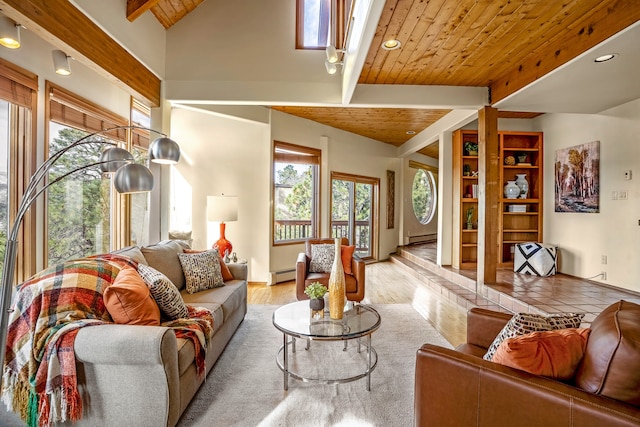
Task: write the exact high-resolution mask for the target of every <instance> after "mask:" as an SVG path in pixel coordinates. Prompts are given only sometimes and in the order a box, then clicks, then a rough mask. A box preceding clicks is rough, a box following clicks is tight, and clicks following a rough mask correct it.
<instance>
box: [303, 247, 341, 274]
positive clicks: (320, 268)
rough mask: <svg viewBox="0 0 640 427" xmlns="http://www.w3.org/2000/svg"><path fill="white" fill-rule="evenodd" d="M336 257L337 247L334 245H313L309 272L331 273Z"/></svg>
mask: <svg viewBox="0 0 640 427" xmlns="http://www.w3.org/2000/svg"><path fill="white" fill-rule="evenodd" d="M335 256H336V247H335V245H333V244H319V245H311V262H310V263H309V272H311V273H329V272H331V266H333V258H335Z"/></svg>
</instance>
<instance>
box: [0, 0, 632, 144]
mask: <svg viewBox="0 0 640 427" xmlns="http://www.w3.org/2000/svg"><path fill="white" fill-rule="evenodd" d="M212 2H213V3H212ZM370 3H372V4H373V3H375V4H376V5H379V8H378V9H377V10H378V12H380V13H377V14H375V19H373V20H372V19H370V18H369V19H367V22H366V23H365V25H369V24H371V25H372V28H374V29H375V32H373V31H372V34H370V38H368V39H364V38H363V39H361V41H362V42H363V44H362V45H361V46H364V50H363V48H362V47H359V48H358V49H357V50H356V51H351V50H348V51H347V54H346V56H347V58H346V63H347V64H349V60H350V59H353V58H356V59H357V61H353V62H351V65H353V67H352V69H349V68H348V67H345V70H346V71H343V75H342V79H343V80H342V94H343V96H342V104H343V105H336V104H339V103H335V101H333V104H329V105H330V106H327V104H325V105H322V104H318V105H308V104H309V103H308V102H307V103H305V102H300V101H298V102H296V101H294V102H289V103H287V102H284V103H280V104H279V103H277V102H271V103H265V104H263V105H269V106H272V107H276V108H278V109H279V110H281V111H285V112H287V113H289V114H294V115H298V116H301V117H305V118H308V119H310V120H315V121H318V122H322V123H325V124H328V125H330V126H334V127H337V128H341V129H345V130H348V131H350V132H353V133H356V134H360V135H364V136H367V137H370V138H373V139H376V140H379V141H382V142H385V143H389V144H393V145H396V146H398V145H401V144H403V143H404V142H406V141H407V140H409V139H411V137H412V135H411V134H407V131H411V132H416V133H420V132H421V131H422V130H423V129H425V128H427V127H428V126H430V125H432V124H433V123H434V122H436V121H437V120H438V119H439V118H441V117H442V116H443V115H444V114H446V112H447V108H451V107H446V106H445V104H446V102H442V99H441V98H440V102H439V103H435V104H426V103H424V104H422V105H421V104H420V103H419V102H414V103H413V104H408V103H404V102H398V103H397V105H393V104H394V103H393V102H389V103H386V104H385V103H378V102H374V101H376V100H380V97H379V92H378V98H371V99H373V100H374V101H370V102H361V101H360V100H361V99H362V96H361V95H362V92H360V93H359V94H358V90H360V89H361V88H365V90H366V91H375V90H377V89H379V88H381V87H382V88H385V87H393V88H398V89H399V90H401V91H402V89H403V88H406V90H405V91H404V92H403V93H404V94H406V93H408V92H412V91H414V92H415V91H416V88H421V87H429V88H431V87H433V88H445V89H446V88H452V87H453V88H460V89H461V90H463V89H464V88H470V87H472V88H481V89H482V88H484V92H482V93H486V94H487V96H486V99H487V100H488V102H489V104H491V105H494V106H497V107H498V108H500V109H501V111H500V116H501V117H506V116H511V117H523V114H525V115H524V117H530V116H531V114H533V115H535V113H544V112H546V111H552V110H551V109H548V107H553V106H554V105H552V104H553V103H549V102H546V103H545V101H546V98H550V97H551V95H554V94H555V93H556V92H557V90H555V89H556V87H557V86H558V84H557V82H556V86H553V85H548V87H547V92H546V93H543V96H542V97H540V98H539V99H538V102H537V103H531V102H528V101H529V99H525V100H524V101H522V99H521V100H520V101H521V102H511V100H512V99H514V98H518V97H519V96H520V97H521V95H520V94H521V93H523V91H521V89H523V88H529V87H531V84H532V83H534V82H535V83H536V85H537V84H538V83H539V82H540V81H541V80H542V77H545V79H544V80H545V81H546V80H549V81H552V79H547V77H548V76H550V75H552V74H554V75H555V74H557V73H556V71H558V70H560V69H563V70H564V69H566V66H567V64H569V63H575V62H576V60H577V59H578V58H580V56H581V55H582V54H584V53H585V52H587V51H588V50H589V49H592V48H594V47H595V46H598V45H599V44H600V43H602V42H603V41H605V40H607V39H609V38H610V37H611V36H613V35H616V34H618V33H620V32H621V31H622V30H623V29H625V28H627V27H630V26H632V25H633V24H634V23H636V22H637V21H639V20H640V2H639V1H637V0H564V1H551V0H386V2H384V0H371V2H370ZM224 4H225V0H208V2H206V3H203V0H127V2H126V15H127V19H129V20H130V21H133V20H135V19H137V18H138V17H140V16H141V15H142V14H144V13H146V12H149V13H152V14H153V15H154V17H155V18H156V19H157V20H158V21H159V22H160V23H161V24H162V25H163V27H164V28H167V29H170V30H171V31H174V29H175V28H177V27H180V25H175V24H176V23H178V22H179V21H181V20H182V19H184V18H185V17H186V16H187V15H190V18H191V17H192V16H194V15H195V16H197V14H198V13H199V11H200V10H203V9H204V8H205V5H207V6H216V7H215V8H214V7H207V9H208V11H211V10H216V11H217V10H227V9H225V8H219V7H218V6H222V5H224ZM242 4H243V6H242V7H245V8H255V6H252V5H251V2H247V1H245V2H243V3H242ZM357 4H362V3H360V2H358V3H357ZM289 5H290V6H289ZM199 6H200V7H199ZM0 7H1V8H2V10H3V12H4V13H5V14H7V15H8V16H10V17H12V18H14V19H17V18H21V19H22V20H23V21H22V22H26V23H27V24H28V28H29V29H30V30H32V31H37V29H38V28H42V29H43V32H42V33H41V35H42V37H44V38H46V39H52V40H59V41H61V42H62V43H63V45H64V47H65V49H66V50H71V51H72V52H74V54H75V55H76V56H77V57H78V58H79V59H86V60H88V62H89V63H92V64H96V65H97V66H98V67H99V68H102V69H104V70H105V71H106V72H107V73H108V74H110V75H111V76H113V77H114V78H115V80H116V81H119V82H122V83H123V84H124V85H126V86H127V87H129V88H131V90H132V91H133V92H135V93H137V94H139V95H140V96H141V97H142V99H146V100H148V101H149V104H150V105H158V103H159V101H160V86H161V80H160V79H158V78H157V75H154V73H152V72H150V71H149V70H148V69H147V68H145V66H144V65H143V64H142V63H140V62H139V61H138V62H137V64H136V61H137V60H136V58H135V57H134V56H133V55H131V54H130V53H129V52H128V51H127V50H126V49H124V48H123V47H122V46H120V45H118V43H117V42H116V41H115V40H114V39H112V38H110V37H109V35H108V34H107V33H106V32H104V31H102V30H101V29H100V28H99V27H98V26H97V25H95V24H94V23H93V22H92V21H91V20H90V19H88V18H87V17H86V16H84V15H83V14H82V13H81V12H80V11H78V10H77V9H73V6H70V5H69V2H68V1H67V0H0ZM283 7H284V6H280V9H279V10H280V11H281V12H282V11H283V9H282V8H283ZM286 7H287V8H288V7H295V1H294V0H288V1H287V6H286ZM238 10H240V9H238ZM245 11H247V12H249V11H250V9H245ZM293 15H294V14H291V16H293ZM378 17H379V19H378ZM217 18H218V19H219V20H223V19H224V18H221V17H219V16H217ZM270 18H271V17H269V16H265V17H264V19H270ZM209 19H211V16H210V15H209V16H207V20H209ZM375 20H377V24H376V23H375V22H374V21H375ZM207 22H208V21H207ZM287 22H288V21H287ZM181 24H182V23H181ZM286 25H289V24H288V23H287V24H286ZM291 25H292V27H291V29H289V28H287V31H293V30H294V28H293V25H294V24H293V22H292V23H291ZM72 27H73V31H72V30H70V28H72ZM182 27H183V28H180V29H179V32H182V33H184V32H185V28H189V27H186V26H182ZM201 31H202V29H201ZM79 33H82V34H83V37H78V36H77V34H79ZM192 37H193V36H192ZM200 39H202V37H200ZM389 39H397V40H399V41H400V42H401V43H402V46H401V48H400V49H398V50H393V51H388V50H384V49H382V48H381V44H382V42H383V41H385V40H389ZM192 40H193V39H192ZM96 46H100V49H96V48H95V47H96ZM303 56H304V57H305V58H312V57H313V58H318V56H313V55H303ZM297 57H300V55H297ZM591 62H592V61H591ZM354 64H355V65H354ZM320 67H321V66H320ZM636 69H637V68H636ZM580 71H581V73H580V74H586V73H582V70H580ZM575 77H576V80H579V78H580V77H581V75H578V74H576V75H575ZM188 78H189V77H187V79H188ZM590 78H591V79H592V80H591V81H593V76H590ZM570 80H571V79H569V80H567V79H566V78H565V79H564V80H562V83H561V84H562V85H564V86H567V85H568V84H569V83H570ZM334 81H335V80H334ZM599 83H600V82H599ZM608 83H610V82H608ZM586 84H587V87H588V88H589V90H591V89H593V88H595V86H594V85H592V86H588V83H586ZM599 86H604V85H599ZM345 88H347V89H346V90H345ZM349 88H351V89H350V91H349ZM354 88H357V89H354ZM584 88H585V82H583V81H581V82H580V86H579V87H578V90H582V91H585V90H584ZM631 89H632V90H628V92H629V93H630V95H629V96H635V98H637V97H640V94H637V91H636V89H633V88H631ZM434 90H437V89H434ZM447 90H448V89H447ZM526 92H527V95H528V94H529V93H530V91H526ZM219 93H220V91H218V92H216V94H219ZM354 93H356V95H357V96H358V95H359V96H360V98H359V102H353V100H354ZM368 93H370V92H368ZM447 93H449V92H447ZM601 93H603V94H605V95H606V94H609V93H611V91H610V90H607V91H603V92H601ZM345 94H346V95H345ZM545 97H546V98H545ZM521 98H522V97H521ZM619 98H620V97H619ZM635 98H634V99H635ZM540 100H541V101H540ZM576 100H579V98H576ZM554 102H556V103H558V102H559V101H558V100H557V99H556V100H555V101H554ZM236 103H237V101H236ZM304 104H307V105H304ZM382 104H385V105H384V108H381V106H382ZM452 104H455V102H452ZM254 105H255V104H254ZM301 105H304V106H301ZM409 105H410V108H407V106H409ZM428 105H438V106H439V105H442V107H436V108H437V109H435V110H434V109H430V108H427V106H428ZM505 106H506V107H507V108H504V107H505ZM503 110H504V111H503ZM518 111H523V112H525V113H518ZM427 148H429V147H427ZM427 151H428V150H427ZM422 152H423V153H424V154H428V153H427V152H425V151H424V150H423V151H422ZM428 155H429V154H428ZM430 155H433V153H432V154H430ZM435 155H436V156H437V150H436V154H435Z"/></svg>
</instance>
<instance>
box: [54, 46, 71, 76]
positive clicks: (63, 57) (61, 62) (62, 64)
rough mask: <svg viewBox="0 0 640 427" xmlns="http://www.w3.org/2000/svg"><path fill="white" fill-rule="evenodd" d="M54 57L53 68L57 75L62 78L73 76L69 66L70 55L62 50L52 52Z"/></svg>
mask: <svg viewBox="0 0 640 427" xmlns="http://www.w3.org/2000/svg"><path fill="white" fill-rule="evenodd" d="M51 54H52V55H53V68H54V69H55V70H56V74H60V75H61V76H68V75H69V74H71V67H70V66H69V58H71V57H70V56H69V55H67V54H66V53H64V52H63V51H61V50H54V51H52V52H51Z"/></svg>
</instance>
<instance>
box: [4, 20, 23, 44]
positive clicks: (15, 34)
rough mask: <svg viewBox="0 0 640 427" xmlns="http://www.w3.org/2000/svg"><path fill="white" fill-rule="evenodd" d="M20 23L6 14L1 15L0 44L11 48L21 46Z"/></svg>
mask: <svg viewBox="0 0 640 427" xmlns="http://www.w3.org/2000/svg"><path fill="white" fill-rule="evenodd" d="M20 27H21V25H20V24H16V23H15V22H14V21H13V20H12V19H10V18H7V17H6V16H0V45H2V46H4V47H8V48H9V49H18V48H19V47H20Z"/></svg>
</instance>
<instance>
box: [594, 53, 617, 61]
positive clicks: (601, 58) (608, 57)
mask: <svg viewBox="0 0 640 427" xmlns="http://www.w3.org/2000/svg"><path fill="white" fill-rule="evenodd" d="M616 56H618V54H617V53H608V54H606V55H601V56H598V57H597V58H596V59H594V60H593V62H607V61H611V60H612V59H613V58H615V57H616Z"/></svg>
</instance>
